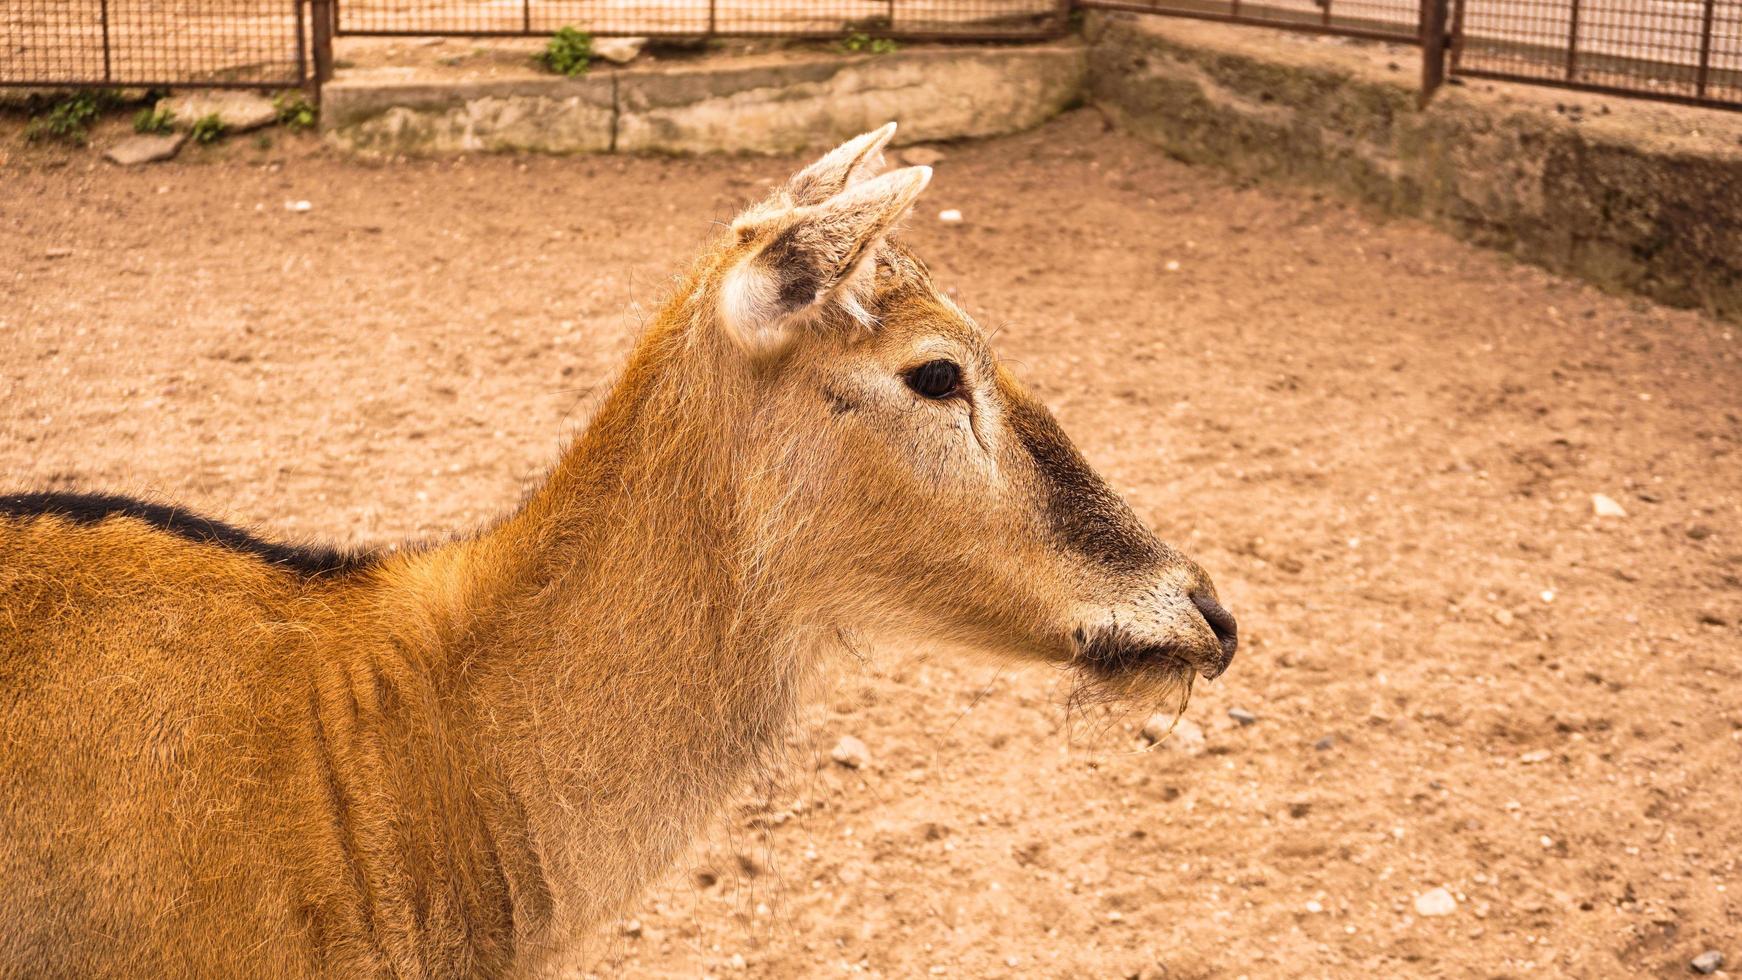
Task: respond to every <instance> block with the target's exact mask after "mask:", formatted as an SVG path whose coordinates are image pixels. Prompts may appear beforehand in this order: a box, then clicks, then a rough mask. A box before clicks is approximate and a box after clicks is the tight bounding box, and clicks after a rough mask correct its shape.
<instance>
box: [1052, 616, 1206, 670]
mask: <svg viewBox="0 0 1742 980" xmlns="http://www.w3.org/2000/svg"><path fill="white" fill-rule="evenodd" d="M1075 638H1076V641H1077V655H1076V663H1077V665H1078V666H1080V667H1081V668H1082V669H1083V670H1085V671H1087V672H1088V673H1090V674H1092V675H1094V676H1096V677H1099V678H1101V679H1104V680H1119V679H1127V678H1131V677H1134V676H1137V675H1150V676H1155V675H1162V676H1166V677H1171V678H1182V677H1190V676H1191V675H1192V674H1194V673H1197V672H1198V670H1199V668H1198V666H1197V662H1198V661H1199V660H1200V659H1201V658H1200V657H1198V656H1196V655H1195V654H1196V650H1195V648H1194V647H1193V646H1191V645H1190V644H1184V643H1173V642H1162V643H1156V642H1153V641H1147V640H1144V639H1143V638H1141V637H1139V636H1137V635H1135V634H1133V633H1131V632H1129V631H1127V630H1125V629H1122V628H1120V627H1116V626H1115V627H1106V628H1102V629H1098V630H1095V631H1093V632H1092V633H1091V632H1086V631H1084V630H1082V629H1078V630H1077V631H1076V634H1075Z"/></svg>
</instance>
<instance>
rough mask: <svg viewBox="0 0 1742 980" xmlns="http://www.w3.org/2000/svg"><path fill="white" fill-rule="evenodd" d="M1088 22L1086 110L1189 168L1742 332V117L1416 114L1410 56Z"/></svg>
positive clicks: (1517, 91) (1472, 98)
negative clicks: (1319, 199)
mask: <svg viewBox="0 0 1742 980" xmlns="http://www.w3.org/2000/svg"><path fill="white" fill-rule="evenodd" d="M1085 30H1086V33H1087V37H1088V40H1089V44H1090V53H1089V65H1090V70H1089V93H1090V98H1091V100H1092V101H1093V102H1094V103H1095V104H1096V105H1097V106H1099V107H1101V108H1102V109H1103V110H1104V111H1105V112H1106V113H1107V114H1108V115H1109V116H1110V117H1111V118H1112V119H1113V120H1114V121H1115V122H1116V123H1117V124H1118V125H1120V126H1122V127H1123V128H1125V129H1127V130H1128V131H1130V132H1132V133H1134V134H1136V135H1138V136H1140V137H1142V138H1144V139H1146V140H1149V141H1151V142H1153V143H1155V144H1156V145H1157V146H1160V147H1161V148H1163V149H1164V150H1166V151H1167V152H1168V153H1169V154H1171V155H1173V156H1176V157H1178V158H1180V159H1182V160H1185V161H1188V162H1192V163H1197V164H1203V165H1205V166H1213V167H1218V168H1221V169H1224V170H1227V171H1230V172H1232V173H1235V174H1238V175H1241V176H1245V177H1253V178H1261V179H1266V180H1280V181H1288V182H1293V183H1298V184H1307V185H1312V186H1317V187H1327V188H1330V189H1333V190H1335V191H1337V192H1339V193H1341V194H1343V195H1345V196H1348V197H1351V198H1355V199H1358V200H1361V201H1364V202H1367V203H1369V204H1372V205H1375V206H1377V207H1379V208H1382V209H1384V210H1385V211H1388V212H1391V213H1396V214H1403V215H1411V216H1417V217H1422V218H1426V219H1428V220H1430V221H1432V222H1434V223H1435V224H1438V225H1440V226H1442V227H1444V228H1446V229H1448V230H1450V231H1451V232H1453V233H1455V234H1457V235H1459V236H1461V237H1464V238H1466V239H1469V240H1471V241H1474V242H1477V243H1480V244H1483V245H1487V246H1491V247H1494V248H1498V249H1503V250H1505V251H1508V252H1510V253H1512V254H1514V255H1516V256H1518V257H1519V258H1521V259H1523V260H1525V261H1528V262H1532V263H1535V264H1538V265H1542V266H1545V267H1547V268H1549V269H1552V270H1555V271H1557V272H1562V273H1567V274H1571V275H1576V276H1579V277H1581V278H1584V279H1588V280H1590V281H1591V282H1593V283H1596V284H1597V285H1599V286H1603V287H1605V288H1610V289H1615V290H1630V291H1635V292H1639V293H1643V294H1645V295H1647V296H1651V297H1653V298H1655V299H1658V300H1661V301H1663V302H1665V303H1669V304H1672V305H1676V306H1692V307H1702V308H1704V309H1706V310H1707V311H1709V312H1711V313H1713V314H1716V315H1720V316H1724V317H1727V318H1730V319H1737V320H1742V114H1737V113H1723V112H1718V111H1715V110H1698V109H1688V108H1684V107H1679V106H1668V105H1661V104H1654V103H1646V102H1640V101H1635V100H1627V99H1616V98H1606V97H1597V96H1592V95H1588V94H1582V93H1577V92H1567V91H1558V90H1554V89H1544V88H1539V87H1534V86H1515V85H1501V84H1490V83H1481V84H1474V83H1473V84H1471V85H1452V86H1447V87H1446V88H1444V89H1442V90H1441V91H1440V93H1439V94H1438V95H1436V96H1435V98H1434V99H1433V101H1432V103H1431V104H1430V105H1429V106H1428V107H1427V108H1426V109H1420V108H1418V107H1417V89H1416V77H1417V72H1418V71H1419V58H1418V56H1417V54H1416V52H1415V51H1414V49H1411V48H1391V49H1389V50H1388V49H1387V48H1386V47H1385V46H1378V45H1365V44H1362V45H1353V44H1348V43H1344V42H1339V41H1336V40H1334V39H1320V38H1314V37H1311V36H1306V35H1291V34H1285V33H1281V32H1275V31H1268V30H1262V29H1257V28H1250V27H1234V26H1229V25H1219V24H1208V23H1201V22H1193V21H1184V20H1178V19H1170V18H1161V17H1137V16H1131V15H1119V14H1093V15H1091V16H1090V17H1089V18H1088V19H1087V22H1086V24H1085Z"/></svg>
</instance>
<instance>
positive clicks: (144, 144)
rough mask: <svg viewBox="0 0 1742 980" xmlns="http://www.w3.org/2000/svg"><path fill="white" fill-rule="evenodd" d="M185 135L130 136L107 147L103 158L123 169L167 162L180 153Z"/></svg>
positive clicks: (185, 140) (186, 136) (186, 135)
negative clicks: (107, 149) (162, 161)
mask: <svg viewBox="0 0 1742 980" xmlns="http://www.w3.org/2000/svg"><path fill="white" fill-rule="evenodd" d="M187 138H188V134H186V133H167V134H164V135H162V136H159V135H155V134H144V135H139V136H130V137H128V138H127V139H124V140H122V141H121V142H119V143H116V144H115V145H114V146H111V147H109V151H108V152H107V153H105V154H103V155H104V156H106V157H108V158H109V161H110V162H111V163H118V164H120V165H121V166H123V167H137V166H139V165H141V164H146V163H157V162H159V161H161V160H168V159H170V158H172V157H174V156H175V155H176V154H177V153H180V152H181V146H182V144H183V143H186V142H187Z"/></svg>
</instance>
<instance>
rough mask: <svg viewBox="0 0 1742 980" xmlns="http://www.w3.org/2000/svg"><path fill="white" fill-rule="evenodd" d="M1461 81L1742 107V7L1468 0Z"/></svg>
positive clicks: (1663, 1)
mask: <svg viewBox="0 0 1742 980" xmlns="http://www.w3.org/2000/svg"><path fill="white" fill-rule="evenodd" d="M1452 39H1453V40H1452V72H1453V74H1455V75H1466V76H1471V77H1477V78H1499V79H1510V80H1515V81H1528V82H1538V83H1546V84H1551V85H1560V86H1564V87H1568V88H1577V89H1587V90H1591V91H1598V92H1612V93H1617V94H1622V95H1644V96H1648V97H1651V98H1657V99H1667V100H1670V101H1677V102H1689V103H1695V104H1707V105H1715V106H1724V107H1730V108H1742V0H1462V2H1461V3H1460V4H1459V5H1458V7H1457V8H1456V9H1455V11H1454V14H1453V22H1452Z"/></svg>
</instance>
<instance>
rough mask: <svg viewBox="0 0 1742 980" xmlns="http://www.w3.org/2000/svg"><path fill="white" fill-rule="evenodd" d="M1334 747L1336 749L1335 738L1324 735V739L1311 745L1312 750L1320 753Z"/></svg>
mask: <svg viewBox="0 0 1742 980" xmlns="http://www.w3.org/2000/svg"><path fill="white" fill-rule="evenodd" d="M1336 747H1337V738H1336V736H1334V735H1326V736H1325V737H1324V738H1321V739H1319V740H1318V741H1316V742H1314V743H1313V748H1314V749H1317V750H1318V751H1320V752H1329V751H1330V750H1331V749H1334V748H1336Z"/></svg>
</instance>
